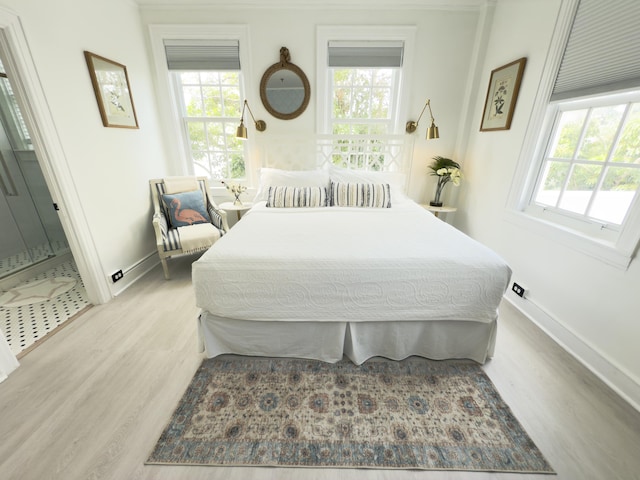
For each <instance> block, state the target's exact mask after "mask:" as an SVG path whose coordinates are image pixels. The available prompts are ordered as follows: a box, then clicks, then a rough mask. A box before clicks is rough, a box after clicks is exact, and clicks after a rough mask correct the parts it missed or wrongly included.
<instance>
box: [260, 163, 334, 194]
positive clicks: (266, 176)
mask: <svg viewBox="0 0 640 480" xmlns="http://www.w3.org/2000/svg"><path fill="white" fill-rule="evenodd" d="M269 187H322V188H326V189H329V172H328V171H326V170H320V169H318V170H279V169H277V168H262V169H260V185H259V186H258V192H257V193H256V196H255V198H254V199H253V201H254V202H264V201H266V200H267V197H268V196H269Z"/></svg>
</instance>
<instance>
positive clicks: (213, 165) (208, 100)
mask: <svg viewBox="0 0 640 480" xmlns="http://www.w3.org/2000/svg"><path fill="white" fill-rule="evenodd" d="M173 75H174V80H175V83H176V85H177V90H178V96H179V99H180V103H181V115H182V122H183V125H184V130H185V133H186V136H187V139H188V144H189V154H190V155H191V160H192V161H193V166H194V173H195V174H196V175H204V176H207V177H209V178H211V179H214V180H215V179H218V180H222V179H243V178H244V177H245V174H246V171H245V162H244V145H243V144H242V142H241V141H239V140H238V139H237V138H236V136H235V133H236V128H237V126H238V123H239V122H240V115H241V110H242V94H241V82H240V72H239V71H212V70H209V71H192V72H175V73H174V74H173Z"/></svg>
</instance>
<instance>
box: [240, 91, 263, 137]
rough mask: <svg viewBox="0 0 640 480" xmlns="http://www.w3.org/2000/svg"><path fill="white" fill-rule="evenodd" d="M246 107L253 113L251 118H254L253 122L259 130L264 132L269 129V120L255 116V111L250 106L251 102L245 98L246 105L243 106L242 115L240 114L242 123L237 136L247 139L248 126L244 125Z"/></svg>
mask: <svg viewBox="0 0 640 480" xmlns="http://www.w3.org/2000/svg"><path fill="white" fill-rule="evenodd" d="M245 108H246V109H247V110H249V114H251V118H252V119H253V124H254V125H255V127H256V130H257V131H259V132H264V131H265V130H266V129H267V122H265V121H264V120H256V117H254V116H253V112H252V111H251V108H250V107H249V104H248V103H247V101H246V100H245V101H244V105H243V106H242V115H241V116H240V125H238V128H237V130H236V138H239V139H241V140H246V139H247V127H245V126H244V109H245Z"/></svg>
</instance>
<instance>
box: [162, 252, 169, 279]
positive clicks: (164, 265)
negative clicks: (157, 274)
mask: <svg viewBox="0 0 640 480" xmlns="http://www.w3.org/2000/svg"><path fill="white" fill-rule="evenodd" d="M160 262H162V270H164V278H165V280H169V279H170V277H169V266H168V265H167V259H166V258H165V257H160Z"/></svg>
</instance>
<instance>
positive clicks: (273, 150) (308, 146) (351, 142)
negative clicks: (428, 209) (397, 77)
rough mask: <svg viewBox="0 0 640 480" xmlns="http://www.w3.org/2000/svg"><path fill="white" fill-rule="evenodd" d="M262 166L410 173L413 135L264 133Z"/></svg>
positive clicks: (290, 168)
mask: <svg viewBox="0 0 640 480" xmlns="http://www.w3.org/2000/svg"><path fill="white" fill-rule="evenodd" d="M259 149H260V150H261V155H260V156H261V158H260V159H258V164H259V166H261V167H271V168H280V169H283V170H311V169H314V168H323V167H325V166H327V165H329V164H333V165H336V166H338V167H341V168H346V169H350V170H365V171H367V170H368V171H381V172H398V173H404V174H406V175H407V177H408V175H409V171H410V169H411V156H412V155H411V154H412V152H413V137H411V136H409V135H376V136H369V135H315V136H309V137H304V136H300V135H295V136H294V135H289V136H286V137H277V136H269V137H267V136H265V137H264V138H262V139H260V145H259Z"/></svg>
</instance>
